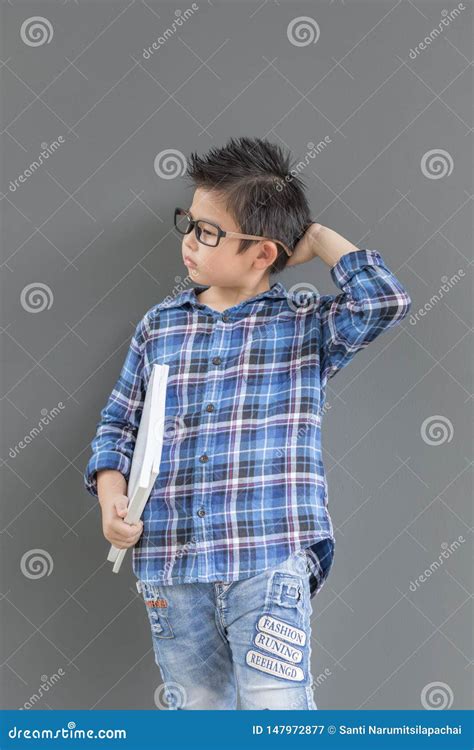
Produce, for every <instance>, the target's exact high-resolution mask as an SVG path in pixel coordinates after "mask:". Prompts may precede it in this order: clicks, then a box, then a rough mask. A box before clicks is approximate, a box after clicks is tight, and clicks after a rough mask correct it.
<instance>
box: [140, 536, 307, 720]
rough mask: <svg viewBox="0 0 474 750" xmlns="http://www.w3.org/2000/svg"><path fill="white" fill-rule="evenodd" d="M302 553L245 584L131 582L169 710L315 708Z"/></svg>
mask: <svg viewBox="0 0 474 750" xmlns="http://www.w3.org/2000/svg"><path fill="white" fill-rule="evenodd" d="M309 570H310V568H309V565H308V558H307V556H306V552H305V550H304V549H300V550H298V551H297V552H295V553H293V554H292V555H290V557H288V558H287V559H286V560H285V561H284V562H283V563H280V564H279V565H277V566H275V567H273V568H269V569H267V570H265V571H263V572H262V573H260V574H258V575H255V576H252V577H250V578H245V579H241V580H239V581H233V582H231V583H224V582H221V581H218V582H214V583H185V584H178V585H172V586H170V585H166V586H165V585H161V584H160V583H154V582H153V583H151V582H147V581H143V580H138V581H137V582H136V586H137V590H138V591H139V593H141V594H142V596H143V599H144V602H145V605H146V611H147V613H148V618H149V622H150V627H151V634H152V641H153V649H154V654H155V662H156V664H157V665H158V666H159V668H160V672H161V676H162V678H163V682H164V686H163V687H164V690H165V694H166V701H165V704H164V705H163V706H162V707H163V708H166V709H170V710H206V709H207V710H210V709H212V710H216V709H222V710H232V709H236V708H237V695H238V696H239V698H240V707H241V709H243V710H249V709H255V710H256V709H274V710H276V709H280V710H281V709H283V710H289V709H290V710H291V709H293V710H309V711H311V710H316V708H317V706H316V703H315V699H314V696H313V678H312V675H311V614H312V605H311V591H310V582H309Z"/></svg>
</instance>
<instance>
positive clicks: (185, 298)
mask: <svg viewBox="0 0 474 750" xmlns="http://www.w3.org/2000/svg"><path fill="white" fill-rule="evenodd" d="M205 289H209V287H208V286H201V285H199V286H195V287H190V288H189V289H185V290H184V291H183V292H180V293H179V294H177V295H176V296H175V297H170V296H168V297H165V299H164V300H163V302H160V304H159V305H157V306H156V307H157V308H158V309H162V308H164V309H169V308H170V307H182V306H183V305H185V304H186V302H189V303H190V304H191V305H192V306H199V305H202V303H201V302H199V300H198V298H197V295H198V294H200V293H201V292H203V291H204V290H205ZM286 297H288V292H287V290H286V289H285V287H284V286H283V284H281V283H280V282H279V281H276V282H275V283H274V284H272V286H271V287H270V289H266V290H265V291H264V292H260V293H259V294H256V295H255V296H254V297H249V298H248V299H246V300H243V301H242V302H241V303H240V305H244V304H248V303H250V302H256V301H257V300H261V299H267V298H269V299H285V298H286Z"/></svg>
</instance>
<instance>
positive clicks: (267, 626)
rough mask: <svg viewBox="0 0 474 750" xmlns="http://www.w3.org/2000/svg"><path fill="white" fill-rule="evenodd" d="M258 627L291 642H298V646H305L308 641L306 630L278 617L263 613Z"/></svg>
mask: <svg viewBox="0 0 474 750" xmlns="http://www.w3.org/2000/svg"><path fill="white" fill-rule="evenodd" d="M257 627H258V629H259V630H260V631H261V632H262V633H269V634H270V635H277V636H278V637H279V638H281V639H282V640H284V641H288V642H289V643H296V644H297V645H298V646H304V645H305V643H306V633H305V632H304V630H301V628H296V627H295V626H294V625H289V623H287V622H284V621H283V620H279V619H278V618H277V617H271V616H270V615H262V617H260V618H259V620H258V623H257Z"/></svg>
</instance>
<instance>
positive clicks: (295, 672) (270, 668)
mask: <svg viewBox="0 0 474 750" xmlns="http://www.w3.org/2000/svg"><path fill="white" fill-rule="evenodd" d="M245 661H246V662H247V664H248V665H249V667H254V669H259V670H260V671H261V672H266V673H267V674H272V675H275V676H277V677H284V678H285V679H287V680H294V681H295V682H301V680H304V672H303V670H302V669H301V667H297V666H296V665H295V664H288V662H285V661H281V659H276V658H275V657H273V656H265V654H260V653H259V652H258V651H253V650H252V649H251V650H250V651H247V654H246V656H245Z"/></svg>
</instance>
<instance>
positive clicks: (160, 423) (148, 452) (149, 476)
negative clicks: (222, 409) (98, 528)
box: [107, 365, 169, 573]
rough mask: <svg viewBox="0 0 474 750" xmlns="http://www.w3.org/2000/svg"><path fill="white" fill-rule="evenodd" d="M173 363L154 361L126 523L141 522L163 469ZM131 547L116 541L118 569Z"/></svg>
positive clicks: (112, 558)
mask: <svg viewBox="0 0 474 750" xmlns="http://www.w3.org/2000/svg"><path fill="white" fill-rule="evenodd" d="M168 372H169V365H153V369H152V373H151V375H150V380H149V383H148V387H147V390H146V396H145V402H144V404H143V410H142V416H141V419H140V425H139V427H138V433H137V438H136V441H135V448H134V451H133V458H132V465H131V467H130V476H129V479H128V486H127V496H128V512H127V515H126V516H125V518H124V519H123V520H124V521H125V523H130V524H132V523H137V522H138V521H139V520H140V517H141V515H142V513H143V510H144V508H145V505H146V503H147V501H148V498H149V497H150V493H151V491H152V489H153V485H154V483H155V480H156V477H157V476H158V474H159V470H160V461H161V452H162V448H163V435H164V424H165V404H166V385H167V381H168ZM126 552H127V549H119V548H118V547H114V545H113V544H112V545H111V547H110V550H109V554H108V556H107V560H108V561H109V562H113V563H114V567H113V568H112V570H113V572H114V573H118V572H119V570H120V566H121V565H122V561H123V558H124V557H125V553H126Z"/></svg>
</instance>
